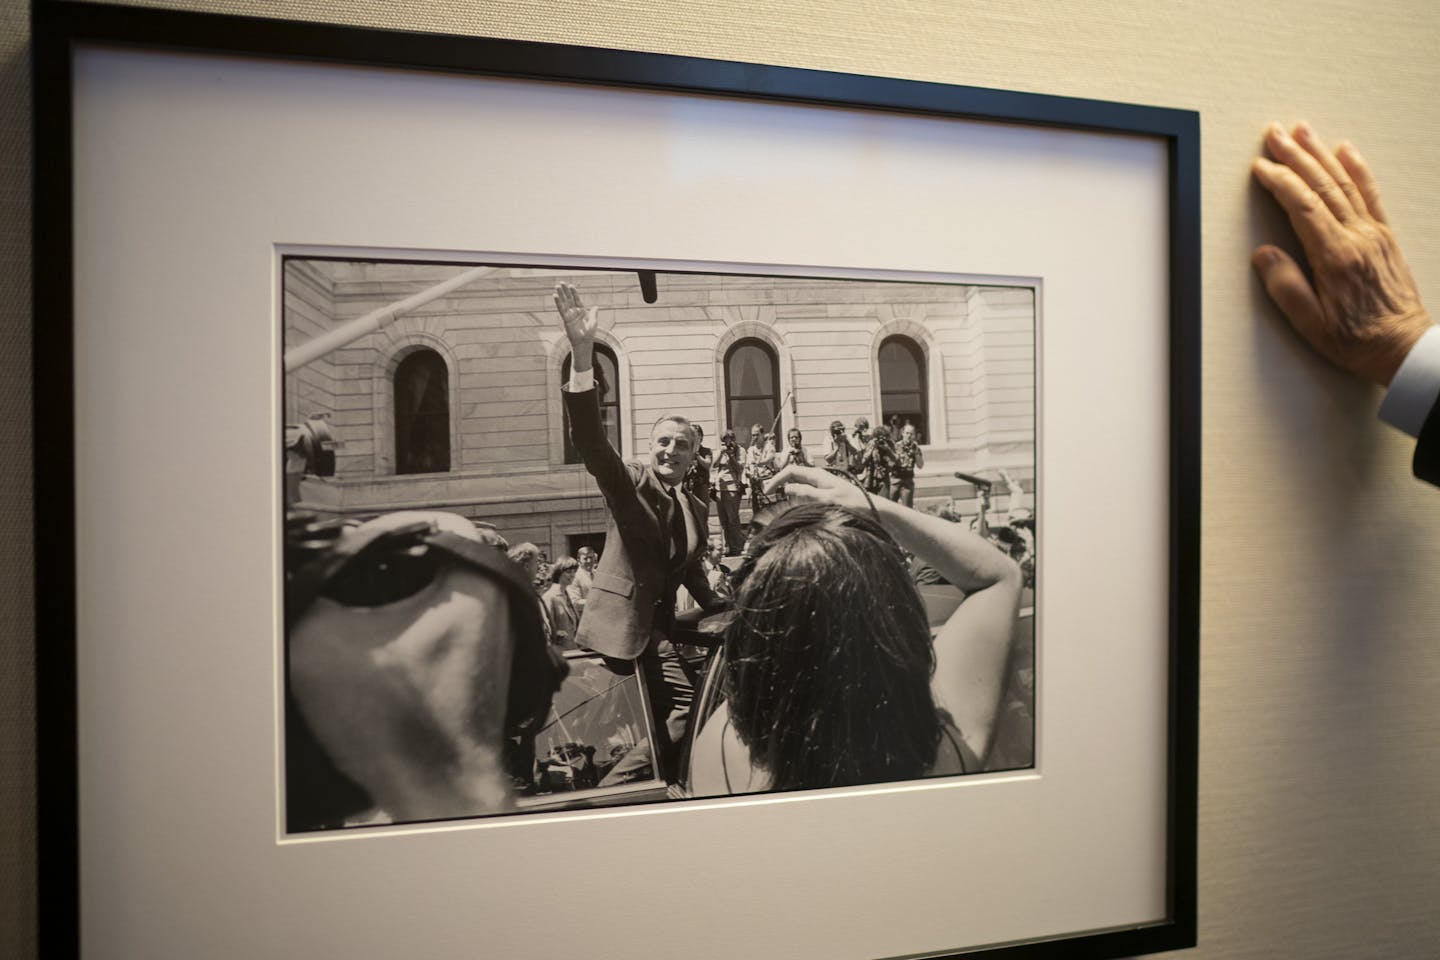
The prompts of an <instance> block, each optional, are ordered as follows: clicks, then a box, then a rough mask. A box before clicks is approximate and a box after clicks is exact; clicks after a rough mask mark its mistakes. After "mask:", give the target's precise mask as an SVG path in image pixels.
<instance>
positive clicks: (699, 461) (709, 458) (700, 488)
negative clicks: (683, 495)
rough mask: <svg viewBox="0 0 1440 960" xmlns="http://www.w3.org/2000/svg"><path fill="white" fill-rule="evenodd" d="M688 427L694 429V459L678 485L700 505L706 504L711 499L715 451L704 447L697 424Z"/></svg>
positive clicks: (703, 436)
mask: <svg viewBox="0 0 1440 960" xmlns="http://www.w3.org/2000/svg"><path fill="white" fill-rule="evenodd" d="M690 426H692V427H694V428H695V459H694V460H692V461H691V462H690V469H689V470H687V471H686V472H685V479H684V480H682V481H681V483H680V485H681V487H683V488H684V489H685V491H686V492H687V493H691V494H694V495H695V496H696V497H698V498H699V499H700V501H701V502H702V503H708V502H709V501H710V499H711V496H710V472H711V469H710V468H711V466H712V465H713V464H714V463H715V451H713V450H711V449H710V448H709V447H707V446H705V430H704V428H703V427H701V426H700V424H698V423H692V424H690Z"/></svg>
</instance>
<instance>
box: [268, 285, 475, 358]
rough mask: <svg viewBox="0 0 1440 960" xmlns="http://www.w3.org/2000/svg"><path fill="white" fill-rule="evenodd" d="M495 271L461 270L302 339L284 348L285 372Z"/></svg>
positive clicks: (351, 341) (352, 341) (372, 331)
mask: <svg viewBox="0 0 1440 960" xmlns="http://www.w3.org/2000/svg"><path fill="white" fill-rule="evenodd" d="M493 272H495V268H494V267H474V268H472V269H470V270H466V271H464V272H462V273H458V274H456V275H455V276H453V277H451V278H450V279H449V280H445V281H443V282H441V283H437V284H436V285H435V286H433V287H430V288H429V289H428V290H421V291H420V292H419V293H417V294H413V295H412V296H408V297H406V298H405V299H404V300H399V301H396V302H395V303H392V304H390V306H388V307H381V308H380V309H379V310H371V311H370V312H369V313H367V314H365V316H363V317H357V318H355V319H354V320H351V321H350V322H349V323H347V324H345V325H344V326H341V327H336V328H335V329H334V330H331V331H330V332H329V333H325V334H321V335H320V336H318V337H316V338H315V339H314V340H311V341H310V342H309V343H302V344H300V345H299V346H298V347H295V348H293V349H291V350H286V351H285V372H286V373H293V372H295V371H296V370H298V369H300V368H301V367H303V366H305V364H307V363H310V362H311V361H312V360H318V359H320V358H321V357H323V356H325V354H327V353H330V352H331V351H332V350H339V349H340V348H341V347H343V346H345V345H346V344H349V343H354V342H355V341H356V340H359V339H360V338H361V337H363V336H365V334H367V333H374V332H375V331H376V330H379V329H381V328H383V327H385V326H387V325H388V324H391V323H394V322H395V321H396V320H398V319H399V318H400V317H402V316H404V315H405V314H407V313H409V312H410V311H411V310H414V309H415V308H416V307H423V306H424V305H425V304H427V303H429V302H430V301H431V300H438V299H439V298H441V297H443V296H445V294H447V293H449V292H451V291H452V290H455V289H458V288H459V287H463V286H465V284H467V283H469V282H470V281H472V280H478V279H480V278H481V277H483V276H485V275H486V274H489V273H493Z"/></svg>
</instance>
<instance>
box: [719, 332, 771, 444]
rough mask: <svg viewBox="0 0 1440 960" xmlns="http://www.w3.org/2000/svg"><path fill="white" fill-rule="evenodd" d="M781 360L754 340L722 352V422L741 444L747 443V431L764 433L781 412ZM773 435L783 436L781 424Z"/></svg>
mask: <svg viewBox="0 0 1440 960" xmlns="http://www.w3.org/2000/svg"><path fill="white" fill-rule="evenodd" d="M779 393H780V359H779V358H778V357H777V356H776V355H775V351H774V350H773V349H772V348H771V347H770V344H768V343H766V342H765V341H764V340H759V339H756V338H754V337H750V338H747V339H745V340H737V341H736V342H735V345H734V346H732V347H731V348H730V349H729V350H727V351H725V418H726V425H727V426H728V427H729V428H730V429H732V430H734V431H735V433H736V438H737V439H738V440H739V441H740V442H741V443H742V444H746V443H749V442H750V428H751V427H752V426H754V425H755V424H757V423H758V424H761V425H763V426H764V427H765V429H766V430H769V429H770V424H772V423H774V422H775V415H776V414H777V413H779V412H780V397H779ZM775 429H776V432H777V433H780V434H782V435H783V434H784V432H785V425H784V424H783V423H782V424H780V425H779V426H777V427H776V428H775Z"/></svg>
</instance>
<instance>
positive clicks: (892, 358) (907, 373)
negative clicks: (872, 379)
mask: <svg viewBox="0 0 1440 960" xmlns="http://www.w3.org/2000/svg"><path fill="white" fill-rule="evenodd" d="M917 360H918V358H917V357H916V356H915V354H913V353H911V352H910V351H909V350H908V349H907V348H906V347H905V346H903V345H902V344H900V343H899V342H897V341H896V339H895V338H893V337H892V338H891V339H889V340H886V341H885V342H884V343H883V344H881V346H880V389H881V390H886V391H888V390H917V391H918V390H919V389H920V364H919V363H918V362H917Z"/></svg>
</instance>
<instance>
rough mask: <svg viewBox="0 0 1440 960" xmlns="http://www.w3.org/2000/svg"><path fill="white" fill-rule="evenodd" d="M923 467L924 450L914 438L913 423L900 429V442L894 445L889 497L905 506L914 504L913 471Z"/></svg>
mask: <svg viewBox="0 0 1440 960" xmlns="http://www.w3.org/2000/svg"><path fill="white" fill-rule="evenodd" d="M924 469H925V451H923V450H921V449H920V442H919V441H918V440H917V439H916V438H915V425H914V424H911V423H907V424H905V426H904V427H902V428H901V429H900V442H899V443H898V444H896V445H895V466H894V469H893V470H891V472H890V499H891V500H894V501H895V502H896V503H903V504H904V505H905V506H907V507H913V506H914V505H915V471H916V470H924Z"/></svg>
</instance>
